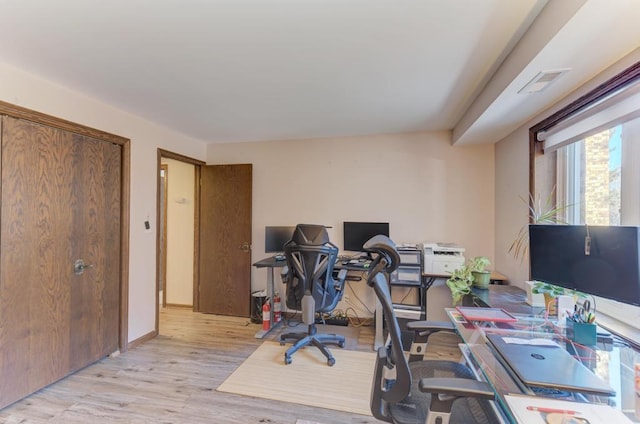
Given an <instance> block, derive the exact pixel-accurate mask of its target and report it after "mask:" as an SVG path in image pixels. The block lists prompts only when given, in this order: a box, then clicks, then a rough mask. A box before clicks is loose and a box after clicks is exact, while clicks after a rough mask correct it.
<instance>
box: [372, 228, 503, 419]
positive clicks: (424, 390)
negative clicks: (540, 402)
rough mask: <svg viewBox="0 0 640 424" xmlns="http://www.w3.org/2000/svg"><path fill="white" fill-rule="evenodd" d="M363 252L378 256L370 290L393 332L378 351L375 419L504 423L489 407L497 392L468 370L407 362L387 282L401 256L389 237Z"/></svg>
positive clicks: (439, 328) (436, 327)
mask: <svg viewBox="0 0 640 424" xmlns="http://www.w3.org/2000/svg"><path fill="white" fill-rule="evenodd" d="M364 248H365V250H366V251H368V252H370V253H372V254H373V256H374V260H373V262H372V264H371V266H370V269H371V271H370V272H369V275H368V277H367V284H368V285H369V286H370V287H373V289H374V291H375V293H376V296H377V297H378V300H379V301H380V303H381V305H382V310H383V314H384V319H385V322H386V326H387V328H388V331H389V334H388V342H387V344H386V346H383V347H381V348H379V349H378V356H377V358H376V365H375V370H374V376H373V385H372V393H371V404H370V405H371V413H372V414H373V416H374V417H375V418H377V419H378V420H381V421H385V422H389V423H396V424H408V423H442V424H447V423H464V424H470V423H494V422H499V420H498V419H497V416H496V413H495V409H494V407H493V405H492V404H491V403H490V402H489V401H490V400H492V399H494V396H495V394H494V391H493V390H492V389H491V387H490V386H489V385H488V384H487V383H485V382H481V381H477V380H476V379H475V378H474V376H473V373H472V372H471V370H469V368H468V367H466V366H465V365H463V364H461V363H459V362H454V361H443V360H416V358H415V356H413V355H412V360H410V361H409V360H407V358H406V357H405V354H404V352H403V349H402V342H401V332H400V326H399V325H398V321H397V319H396V316H395V313H394V311H393V304H392V301H391V294H390V291H389V283H388V282H387V276H385V274H387V275H388V274H390V273H391V272H393V271H394V270H395V269H396V268H397V267H398V264H399V263H400V256H399V255H398V251H397V250H396V247H395V244H394V243H393V242H392V241H391V240H390V239H389V238H388V237H386V236H381V235H380V236H376V237H373V238H372V239H370V240H369V241H367V243H365V245H364ZM415 327H417V326H415ZM415 327H414V328H415ZM422 327H424V328H425V330H424V331H423V332H422V335H423V336H424V335H425V334H427V333H429V332H437V331H449V330H451V327H450V326H449V325H440V323H437V324H436V325H434V326H432V327H429V322H428V321H424V322H422Z"/></svg>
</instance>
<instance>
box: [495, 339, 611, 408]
mask: <svg viewBox="0 0 640 424" xmlns="http://www.w3.org/2000/svg"><path fill="white" fill-rule="evenodd" d="M487 339H488V340H489V343H490V344H491V346H493V348H494V349H495V351H496V352H498V354H499V355H500V357H502V359H503V360H504V362H506V363H507V365H508V366H509V368H511V370H512V371H513V372H514V373H515V374H516V375H517V376H518V378H519V379H520V380H521V381H522V382H523V383H525V384H526V385H527V386H534V387H547V388H554V389H560V390H566V391H570V392H583V393H590V394H596V395H604V396H614V395H615V394H616V392H615V390H613V389H612V388H611V386H609V385H608V384H607V383H606V382H605V381H604V380H602V379H601V378H600V377H598V376H597V375H595V374H594V373H593V372H591V370H590V369H589V368H587V367H586V366H584V365H583V364H582V363H580V362H579V361H578V360H577V359H576V358H574V357H573V356H571V355H570V354H569V352H567V351H566V350H564V349H563V348H562V347H560V346H558V345H557V344H555V343H553V344H549V345H546V344H543V345H533V344H518V343H507V342H506V341H505V339H506V340H507V341H508V340H509V339H516V341H518V340H524V339H518V338H517V337H509V336H503V335H500V334H487ZM549 341H550V340H549Z"/></svg>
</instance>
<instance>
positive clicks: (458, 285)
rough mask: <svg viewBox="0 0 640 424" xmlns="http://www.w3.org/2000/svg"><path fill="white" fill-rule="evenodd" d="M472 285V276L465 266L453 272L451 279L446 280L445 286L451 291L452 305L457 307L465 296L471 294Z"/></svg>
mask: <svg viewBox="0 0 640 424" xmlns="http://www.w3.org/2000/svg"><path fill="white" fill-rule="evenodd" d="M472 283H473V274H472V273H471V269H470V268H469V267H468V266H467V265H462V266H460V267H459V268H456V269H454V270H453V272H452V273H451V277H449V279H447V281H446V284H447V286H448V287H449V289H450V290H451V297H452V299H453V304H454V305H458V304H459V303H460V302H461V301H462V298H463V297H464V296H465V295H467V294H469V293H471V284H472Z"/></svg>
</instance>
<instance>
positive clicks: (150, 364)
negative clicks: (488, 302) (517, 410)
mask: <svg viewBox="0 0 640 424" xmlns="http://www.w3.org/2000/svg"><path fill="white" fill-rule="evenodd" d="M258 328H259V324H252V323H250V322H249V320H248V319H246V318H238V317H227V316H216V315H208V314H200V313H193V312H190V311H186V310H183V309H175V310H174V309H163V310H161V312H160V336H158V337H156V338H155V339H153V340H150V341H148V342H146V343H144V344H142V345H140V346H138V347H136V348H135V349H130V350H129V351H127V352H126V353H123V354H121V355H119V356H116V357H112V358H107V359H103V360H101V361H99V362H98V363H96V364H94V365H91V366H89V367H87V368H85V369H83V370H81V371H79V372H77V373H75V374H73V375H71V376H69V377H67V378H65V379H64V380H62V381H60V382H58V383H55V384H53V385H51V386H49V387H47V388H45V389H43V390H41V391H39V392H38V393H36V394H34V395H31V396H29V397H28V398H26V399H24V400H22V401H19V402H17V403H15V404H13V405H12V406H10V407H7V408H5V409H3V410H0V423H14V422H28V423H35V424H40V423H62V422H64V423H66V424H75V423H83V424H85V423H87V422H96V423H98V422H99V423H108V424H109V423H194V424H199V423H207V424H209V423H216V424H232V423H233V424H237V423H243V424H258V423H269V424H294V423H296V421H297V420H298V419H302V420H307V421H312V422H321V423H326V424H330V423H341V424H373V423H377V422H378V421H376V420H374V419H373V418H371V417H366V416H363V415H359V414H352V413H347V412H339V411H334V410H330V409H324V408H316V407H311V406H303V405H298V404H293V403H287V402H280V401H274V400H267V399H259V398H251V397H247V396H241V395H236V394H230V393H222V392H217V391H216V389H217V387H218V386H219V385H220V384H221V383H222V382H223V381H224V380H225V379H226V378H227V377H228V376H229V375H231V373H232V372H233V371H234V370H235V369H236V368H237V367H238V366H239V365H240V364H241V363H242V362H243V361H244V360H245V359H246V358H247V357H249V355H250V354H251V353H252V352H253V351H255V350H256V349H257V348H258V346H260V345H261V344H262V340H258V339H255V338H254V334H255V332H256V331H257V329H258ZM359 333H360V336H359V338H358V341H357V343H355V348H356V349H357V350H360V351H363V352H371V343H372V341H373V328H372V327H362V328H361V330H360V332H359ZM294 364H295V360H294ZM294 364H292V365H294ZM319 367H321V368H322V369H323V370H324V369H325V368H327V366H326V364H325V363H324V362H323V363H322V364H320V365H319ZM308 382H309V384H308V390H309V395H310V396H313V395H314V390H315V388H314V384H313V375H311V376H309V380H308ZM336 384H340V382H336ZM277 389H278V381H274V382H273V390H277Z"/></svg>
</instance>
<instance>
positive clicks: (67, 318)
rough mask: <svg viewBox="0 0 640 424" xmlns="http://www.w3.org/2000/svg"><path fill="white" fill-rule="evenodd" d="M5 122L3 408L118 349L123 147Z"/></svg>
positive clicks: (0, 331) (0, 297)
mask: <svg viewBox="0 0 640 424" xmlns="http://www.w3.org/2000/svg"><path fill="white" fill-rule="evenodd" d="M2 127H3V132H2V159H3V161H2V206H1V207H2V212H1V213H2V220H1V221H2V222H1V230H0V231H1V234H2V237H1V239H0V240H1V241H0V243H1V245H0V249H1V252H2V255H1V259H0V268H1V270H0V311H1V312H0V314H1V315H0V337H1V340H2V344H1V345H0V373H1V374H0V375H2V378H1V379H0V406H3V405H7V404H9V403H11V402H13V401H15V400H16V399H19V398H21V397H23V396H25V395H27V394H29V393H32V392H33V391H35V390H37V389H40V388H42V387H44V386H46V385H47V384H50V383H52V382H53V381H56V380H57V379H59V378H62V377H64V376H65V375H67V374H69V373H70V372H73V371H75V370H77V369H80V368H82V367H84V366H86V365H87V364H89V363H91V362H94V361H96V360H97V359H100V358H102V357H104V356H105V355H107V354H109V353H112V352H113V351H115V350H117V348H118V334H119V332H118V331H119V330H118V327H119V315H120V314H119V291H120V275H119V272H120V256H119V246H120V242H121V240H120V213H121V191H120V186H121V185H120V183H121V180H120V178H121V173H120V160H121V146H120V145H119V144H114V143H111V142H105V141H100V140H96V139H92V138H90V137H87V136H83V135H78V134H75V133H72V132H69V131H66V130H61V129H58V128H53V127H49V126H45V125H40V124H36V123H33V122H29V121H25V120H21V119H15V118H12V117H3V125H2ZM78 258H83V259H85V262H86V263H88V264H93V265H94V268H91V269H89V270H88V271H85V274H83V275H82V276H78V275H75V274H74V269H73V264H74V261H75V260H76V259H78Z"/></svg>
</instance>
